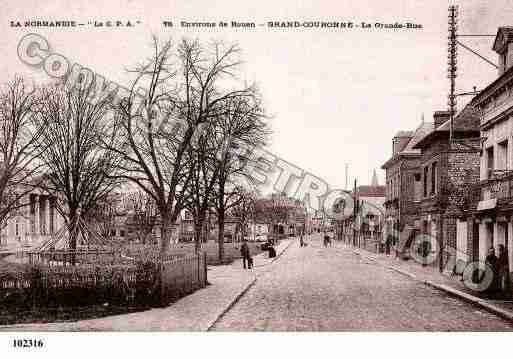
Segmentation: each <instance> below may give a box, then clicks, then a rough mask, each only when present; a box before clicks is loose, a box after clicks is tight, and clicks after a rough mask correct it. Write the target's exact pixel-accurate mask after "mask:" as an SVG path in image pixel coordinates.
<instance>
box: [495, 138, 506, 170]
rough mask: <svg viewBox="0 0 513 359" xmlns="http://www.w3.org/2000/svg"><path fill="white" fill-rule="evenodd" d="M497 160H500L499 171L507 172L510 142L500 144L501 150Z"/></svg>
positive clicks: (499, 149)
mask: <svg viewBox="0 0 513 359" xmlns="http://www.w3.org/2000/svg"><path fill="white" fill-rule="evenodd" d="M497 152H498V153H497V160H498V169H501V170H507V169H508V140H505V141H502V142H501V143H499V148H498V151H497Z"/></svg>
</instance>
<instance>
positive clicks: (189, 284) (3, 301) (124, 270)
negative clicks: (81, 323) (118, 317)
mask: <svg viewBox="0 0 513 359" xmlns="http://www.w3.org/2000/svg"><path fill="white" fill-rule="evenodd" d="M206 273H207V267H206V254H205V253H202V254H195V255H190V256H185V257H181V258H173V259H169V260H165V261H162V262H145V263H139V264H138V265H115V266H114V265H110V266H102V267H92V266H45V267H42V266H39V267H33V268H32V269H31V270H30V271H28V272H23V273H18V274H16V275H12V274H2V273H0V307H4V308H8V307H10V308H15V309H21V308H34V307H59V306H65V307H75V306H84V305H95V304H103V303H110V304H115V305H126V306H161V305H167V304H169V303H170V302H172V301H174V300H176V299H178V298H181V297H183V296H184V295H187V294H189V293H192V292H193V291H195V290H197V289H199V288H203V287H204V286H205V285H206V283H207V274H206Z"/></svg>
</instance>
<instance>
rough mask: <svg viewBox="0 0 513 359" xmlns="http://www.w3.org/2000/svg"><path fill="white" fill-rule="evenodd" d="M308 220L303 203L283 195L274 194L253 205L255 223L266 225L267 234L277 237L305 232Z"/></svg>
mask: <svg viewBox="0 0 513 359" xmlns="http://www.w3.org/2000/svg"><path fill="white" fill-rule="evenodd" d="M308 219H309V217H308V213H307V209H306V206H305V204H304V202H303V201H301V200H298V199H295V198H290V197H287V196H286V195H285V194H276V193H275V194H272V195H271V197H270V198H261V199H258V200H257V201H256V204H255V222H257V223H267V224H268V226H269V233H270V234H271V235H277V236H278V237H279V236H295V235H298V234H299V233H301V232H303V231H306V222H307V220H308Z"/></svg>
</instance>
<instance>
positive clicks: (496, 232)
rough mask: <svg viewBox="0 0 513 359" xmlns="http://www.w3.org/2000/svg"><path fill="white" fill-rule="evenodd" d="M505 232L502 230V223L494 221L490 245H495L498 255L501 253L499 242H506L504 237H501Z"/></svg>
mask: <svg viewBox="0 0 513 359" xmlns="http://www.w3.org/2000/svg"><path fill="white" fill-rule="evenodd" d="M503 233H504V231H503V230H502V228H501V225H500V223H499V222H497V221H495V222H493V233H491V234H490V235H492V236H493V238H491V243H490V245H493V248H495V255H496V256H498V255H499V243H504V242H503V237H501V234H503Z"/></svg>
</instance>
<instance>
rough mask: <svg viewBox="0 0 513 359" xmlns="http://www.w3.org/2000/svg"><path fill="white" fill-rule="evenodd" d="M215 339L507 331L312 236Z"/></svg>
mask: <svg viewBox="0 0 513 359" xmlns="http://www.w3.org/2000/svg"><path fill="white" fill-rule="evenodd" d="M213 330H217V331H360V330H361V331H370V330H373V331H394V330H398V331H504V330H513V324H510V323H509V322H507V321H505V320H502V319H501V318H499V317H497V316H495V315H493V314H491V313H488V312H486V311H484V310H482V309H480V308H477V307H475V306H473V305H472V304H469V303H466V302H463V301H461V300H460V299H456V298H453V297H450V296H448V295H446V294H444V293H442V292H440V291H437V290H435V289H432V288H429V287H427V286H425V285H424V284H422V283H420V282H416V281H414V280H412V279H410V278H407V277H405V276H403V275H401V274H399V273H397V272H393V271H391V270H389V269H386V268H384V267H382V266H380V265H379V264H376V263H374V262H369V261H367V260H365V259H363V258H361V257H360V256H357V255H355V253H354V251H353V248H351V247H349V246H346V245H344V244H342V243H337V242H335V243H334V245H333V247H331V248H330V247H328V248H324V247H323V245H322V241H321V236H320V235H319V234H317V235H312V236H310V238H308V246H307V247H306V248H300V247H299V243H298V242H297V243H293V244H292V245H291V246H290V247H289V249H288V250H287V251H286V252H285V253H284V254H283V256H282V257H281V258H279V259H278V260H277V261H276V262H275V263H273V264H272V265H270V266H268V268H265V269H263V270H262V271H261V272H260V274H259V278H258V280H257V282H256V284H255V285H254V286H253V287H252V288H251V289H250V290H249V291H248V292H247V293H246V294H245V295H244V296H243V297H242V298H241V299H240V300H239V301H238V302H237V303H236V304H235V305H234V306H233V307H232V308H231V309H230V310H229V311H228V312H227V313H226V314H225V315H224V316H223V317H222V318H221V319H220V320H219V321H218V322H217V323H216V325H215V326H214V328H213Z"/></svg>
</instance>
